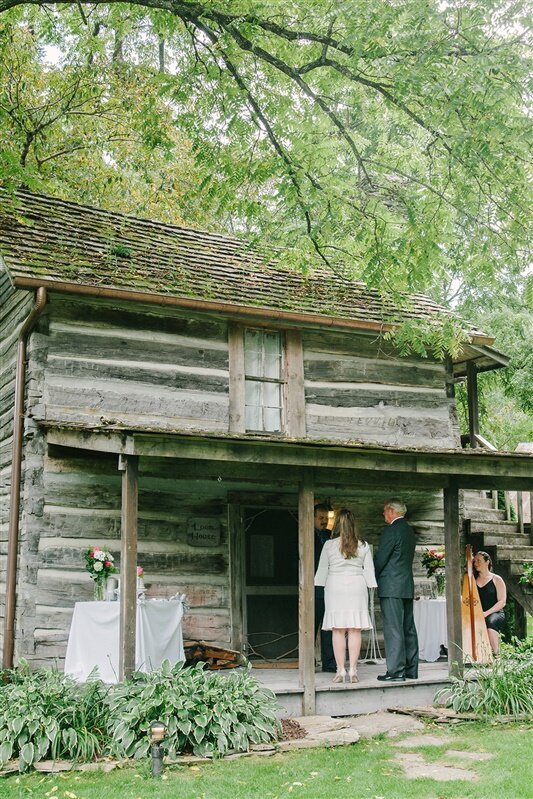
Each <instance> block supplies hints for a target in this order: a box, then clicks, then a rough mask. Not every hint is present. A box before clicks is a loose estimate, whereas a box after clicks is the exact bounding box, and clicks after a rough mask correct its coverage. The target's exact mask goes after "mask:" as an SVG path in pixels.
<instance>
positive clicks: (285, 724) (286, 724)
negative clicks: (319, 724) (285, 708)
mask: <svg viewBox="0 0 533 799" xmlns="http://www.w3.org/2000/svg"><path fill="white" fill-rule="evenodd" d="M281 727H282V730H283V735H282V740H283V741H291V740H292V741H294V740H296V739H297V738H305V737H306V735H307V731H306V730H304V728H303V727H302V726H301V724H298V722H297V721H294V719H281Z"/></svg>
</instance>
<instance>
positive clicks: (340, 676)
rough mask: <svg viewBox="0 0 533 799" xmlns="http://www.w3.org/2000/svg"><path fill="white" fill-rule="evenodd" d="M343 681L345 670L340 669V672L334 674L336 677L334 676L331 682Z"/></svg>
mask: <svg viewBox="0 0 533 799" xmlns="http://www.w3.org/2000/svg"><path fill="white" fill-rule="evenodd" d="M345 679H346V672H345V670H344V669H341V670H340V671H338V672H337V673H336V675H335V676H334V678H333V682H344V681H345Z"/></svg>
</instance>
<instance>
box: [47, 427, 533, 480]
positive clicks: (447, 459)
mask: <svg viewBox="0 0 533 799" xmlns="http://www.w3.org/2000/svg"><path fill="white" fill-rule="evenodd" d="M41 426H43V427H46V428H47V440H48V443H49V444H55V445H58V446H62V447H69V448H75V449H82V450H90V451H96V452H107V453H114V454H117V455H138V456H140V457H142V458H144V457H147V458H149V457H158V458H175V459H179V460H184V461H188V462H190V461H196V462H203V463H206V464H207V463H208V462H211V463H213V462H214V463H216V464H217V466H219V467H220V468H221V469H222V468H223V465H224V464H231V470H230V473H234V474H235V476H237V472H235V469H236V468H239V469H240V470H242V473H243V477H246V471H247V470H248V471H249V470H250V465H251V464H255V465H257V464H259V465H260V466H261V469H262V470H264V476H265V479H266V478H267V476H268V477H270V476H277V477H278V478H279V477H280V474H282V473H283V474H287V475H290V476H291V482H295V483H297V482H298V481H299V479H301V477H302V475H303V474H304V473H308V472H309V470H311V472H312V474H313V477H314V480H315V483H316V484H320V485H321V486H326V485H335V486H343V485H344V486H351V487H352V488H353V487H355V486H357V484H358V483H362V482H364V483H366V484H369V483H370V484H371V485H376V484H378V483H380V484H381V483H382V482H383V483H386V482H387V480H389V479H390V480H392V481H393V482H394V483H395V484H396V485H398V486H404V487H413V488H415V487H433V488H436V489H438V488H446V487H449V486H452V485H454V486H456V487H458V488H474V489H480V490H483V489H486V490H490V489H500V490H517V491H529V490H532V489H533V455H531V454H528V453H510V452H493V451H483V450H479V449H477V450H476V449H474V450H459V449H451V450H430V449H414V448H401V447H384V446H377V445H371V444H365V443H360V442H350V443H342V444H341V443H339V442H335V441H309V440H305V441H303V440H296V439H281V438H279V437H276V438H274V437H259V436H244V435H242V436H239V435H224V434H220V435H216V434H209V435H202V434H200V433H199V432H194V431H193V432H191V431H188V432H184V431H175V432H165V433H162V432H155V431H139V430H126V429H113V430H96V429H93V430H88V429H86V428H79V427H75V426H72V425H71V426H68V425H62V424H58V423H41ZM184 476H187V472H185V473H184Z"/></svg>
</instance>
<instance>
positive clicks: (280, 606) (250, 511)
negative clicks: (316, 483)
mask: <svg viewBox="0 0 533 799" xmlns="http://www.w3.org/2000/svg"><path fill="white" fill-rule="evenodd" d="M244 552H245V575H244V596H243V601H244V608H243V611H244V612H243V615H244V622H245V637H246V641H247V652H248V657H249V659H250V660H256V661H257V660H259V661H261V660H264V661H276V662H279V663H283V662H285V663H287V662H289V661H297V660H298V515H297V513H296V511H291V510H285V509H273V508H251V507H247V508H245V509H244Z"/></svg>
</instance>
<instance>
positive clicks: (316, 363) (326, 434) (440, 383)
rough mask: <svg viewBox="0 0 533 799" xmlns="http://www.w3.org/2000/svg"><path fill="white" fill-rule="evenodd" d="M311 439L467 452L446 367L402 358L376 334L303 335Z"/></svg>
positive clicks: (425, 361)
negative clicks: (456, 448)
mask: <svg viewBox="0 0 533 799" xmlns="http://www.w3.org/2000/svg"><path fill="white" fill-rule="evenodd" d="M303 347H304V367H305V403H306V427H307V435H308V436H309V437H311V438H334V439H340V440H349V439H355V440H358V441H372V442H375V443H379V444H387V445H398V446H415V447H418V446H424V447H434V448H439V447H452V446H459V445H460V432H459V425H458V421H457V415H456V410H455V403H454V400H453V399H451V398H449V397H448V396H447V390H446V387H447V382H449V378H448V375H447V373H446V369H445V366H444V364H443V363H440V362H436V361H434V360H432V359H427V360H424V359H421V358H416V357H414V356H411V357H410V358H399V357H398V355H397V353H395V352H394V349H393V348H392V347H391V345H390V343H384V342H383V341H382V340H381V339H379V338H378V337H376V336H371V335H368V334H363V333H361V334H353V333H352V332H350V333H338V332H331V331H327V332H320V333H315V332H311V331H305V332H304V334H303Z"/></svg>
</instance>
